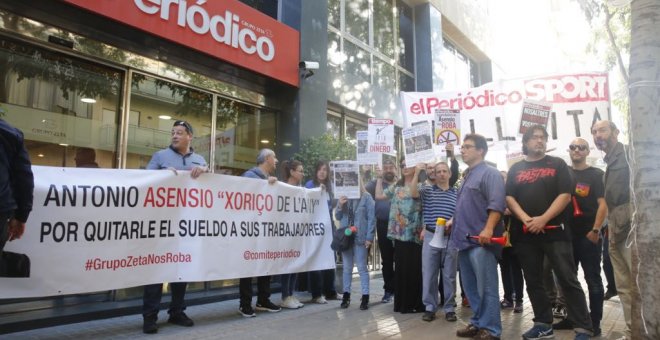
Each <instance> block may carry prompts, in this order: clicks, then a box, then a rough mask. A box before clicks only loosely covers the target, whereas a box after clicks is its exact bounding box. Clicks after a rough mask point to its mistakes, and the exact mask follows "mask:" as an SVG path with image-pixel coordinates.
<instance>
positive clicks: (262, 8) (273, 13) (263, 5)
mask: <svg viewBox="0 0 660 340" xmlns="http://www.w3.org/2000/svg"><path fill="white" fill-rule="evenodd" d="M239 1H240V2H242V3H244V4H246V5H248V6H250V7H252V8H254V9H256V10H258V11H259V12H261V13H264V14H266V15H268V16H269V17H271V18H273V19H275V20H277V1H278V0H239Z"/></svg>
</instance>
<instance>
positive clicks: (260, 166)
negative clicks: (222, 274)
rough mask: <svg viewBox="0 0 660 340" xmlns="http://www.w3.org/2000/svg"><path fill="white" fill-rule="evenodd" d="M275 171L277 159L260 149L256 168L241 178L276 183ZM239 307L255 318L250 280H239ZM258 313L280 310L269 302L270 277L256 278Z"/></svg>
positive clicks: (245, 278) (273, 154) (272, 154)
mask: <svg viewBox="0 0 660 340" xmlns="http://www.w3.org/2000/svg"><path fill="white" fill-rule="evenodd" d="M275 169H277V157H275V151H273V150H271V149H261V150H260V151H259V155H258V156H257V166H255V167H253V168H252V169H249V170H248V171H246V172H244V173H243V177H248V178H256V179H265V180H268V183H269V184H273V183H275V182H277V177H274V176H271V174H273V173H275ZM239 295H240V306H239V307H238V312H239V313H241V315H243V316H244V317H246V318H251V317H255V316H257V315H256V314H254V310H253V309H252V278H251V277H244V278H241V279H240V280H239ZM256 309H257V310H258V311H267V312H279V311H280V310H281V308H280V307H279V306H277V305H276V304H274V303H272V302H271V301H270V275H267V276H259V277H257V304H256Z"/></svg>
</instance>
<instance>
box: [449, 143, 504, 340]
mask: <svg viewBox="0 0 660 340" xmlns="http://www.w3.org/2000/svg"><path fill="white" fill-rule="evenodd" d="M487 152H488V144H487V142H486V138H484V137H483V136H481V135H477V134H469V135H467V136H465V139H464V141H463V145H461V155H462V156H463V162H465V164H467V165H468V169H467V171H466V173H465V175H464V176H463V184H462V185H461V188H460V189H459V191H458V198H457V201H456V213H455V214H454V218H453V220H452V221H450V222H449V223H448V224H449V225H450V226H451V227H452V233H451V238H450V242H449V247H450V248H456V249H458V265H459V266H460V269H461V276H462V278H463V290H464V291H465V294H466V295H467V298H468V300H469V301H470V307H471V308H472V312H473V314H472V317H471V318H470V324H468V325H467V327H465V328H464V329H460V330H458V331H456V335H457V336H459V337H462V338H472V337H475V338H477V339H499V337H500V335H501V334H502V321H501V318H500V303H499V283H498V282H499V280H498V275H497V258H498V257H499V256H500V255H501V252H502V247H501V246H499V245H495V244H492V243H491V238H492V237H493V236H494V235H498V236H499V235H501V234H502V232H503V226H502V223H501V218H502V214H503V213H504V209H505V203H504V179H503V178H502V175H501V174H500V172H499V171H497V169H495V168H493V167H491V166H489V165H487V164H486V163H485V162H484V158H485V157H486V153H487ZM467 234H470V235H474V236H478V240H471V239H468V238H467V237H466V235H467Z"/></svg>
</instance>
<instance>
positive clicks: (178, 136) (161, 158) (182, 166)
mask: <svg viewBox="0 0 660 340" xmlns="http://www.w3.org/2000/svg"><path fill="white" fill-rule="evenodd" d="M192 140H193V129H192V126H190V124H189V123H188V122H186V121H183V120H177V121H176V122H174V125H173V126H172V142H171V144H170V146H169V147H167V148H165V149H163V150H160V151H158V152H156V153H155V154H154V155H153V156H152V157H151V160H150V161H149V164H147V170H159V169H168V170H172V171H174V172H175V173H176V171H177V170H188V171H190V176H191V177H192V178H197V177H199V176H200V175H201V174H203V173H205V172H208V170H209V169H208V167H207V166H206V160H205V159H204V157H202V156H201V155H199V154H196V153H195V152H194V151H193V149H192V147H191V146H190V144H191V143H192ZM187 286H188V283H187V282H171V283H170V290H171V291H172V301H171V302H170V309H169V311H168V313H169V314H170V318H169V319H168V321H167V322H169V323H173V324H176V325H179V326H184V327H192V326H193V325H194V322H193V321H192V320H191V319H190V318H188V316H187V315H186V313H184V312H183V311H184V310H185V309H186V305H185V302H184V297H185V295H186V287H187ZM162 295H163V284H162V283H155V284H151V285H146V286H144V296H143V304H142V316H143V318H144V323H143V325H142V331H143V332H144V333H146V334H153V333H156V332H158V324H157V323H156V322H157V321H158V307H159V305H160V300H161V297H162Z"/></svg>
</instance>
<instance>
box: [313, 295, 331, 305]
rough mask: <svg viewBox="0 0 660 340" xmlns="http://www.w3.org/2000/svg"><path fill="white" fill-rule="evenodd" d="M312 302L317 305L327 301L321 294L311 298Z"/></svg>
mask: <svg viewBox="0 0 660 340" xmlns="http://www.w3.org/2000/svg"><path fill="white" fill-rule="evenodd" d="M312 303H318V304H319V305H325V304H326V303H328V301H326V300H325V297H323V295H321V296H319V297H317V298H313V299H312Z"/></svg>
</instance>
